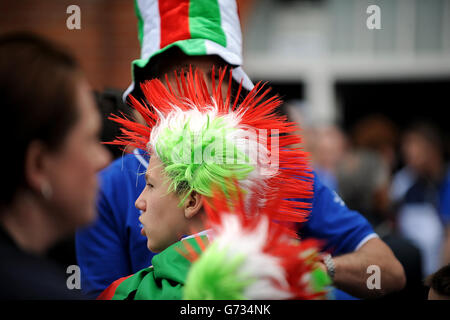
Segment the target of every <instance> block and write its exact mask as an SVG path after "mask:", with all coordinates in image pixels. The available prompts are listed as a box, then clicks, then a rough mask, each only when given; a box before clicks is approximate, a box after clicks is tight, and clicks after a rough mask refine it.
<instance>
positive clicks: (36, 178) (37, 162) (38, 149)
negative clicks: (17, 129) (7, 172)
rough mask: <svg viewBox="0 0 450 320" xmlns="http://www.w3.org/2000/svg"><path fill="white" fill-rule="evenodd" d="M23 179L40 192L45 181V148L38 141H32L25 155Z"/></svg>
mask: <svg viewBox="0 0 450 320" xmlns="http://www.w3.org/2000/svg"><path fill="white" fill-rule="evenodd" d="M24 169H25V179H26V181H27V183H28V185H29V186H30V188H32V189H33V190H35V191H38V192H39V191H40V190H41V188H42V184H43V183H48V181H45V179H46V176H45V148H44V146H43V144H42V143H41V142H39V141H32V142H31V143H30V145H29V146H28V149H27V152H26V155H25V168H24Z"/></svg>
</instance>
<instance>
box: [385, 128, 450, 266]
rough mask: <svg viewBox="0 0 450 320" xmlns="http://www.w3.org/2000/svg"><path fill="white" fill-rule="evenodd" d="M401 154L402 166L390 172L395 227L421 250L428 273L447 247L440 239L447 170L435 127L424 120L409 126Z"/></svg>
mask: <svg viewBox="0 0 450 320" xmlns="http://www.w3.org/2000/svg"><path fill="white" fill-rule="evenodd" d="M402 155H403V159H404V162H405V167H404V168H402V169H401V170H400V171H399V172H397V173H396V175H395V176H394V179H393V182H392V187H391V196H392V199H393V200H394V202H395V204H396V206H397V207H398V219H397V220H398V227H399V230H400V232H401V233H402V234H403V235H404V236H405V237H407V238H409V239H411V240H412V241H414V243H416V245H417V246H418V247H419V248H420V250H421V251H422V256H423V259H424V260H423V266H424V274H425V275H428V274H431V273H433V272H435V271H436V270H437V269H438V268H439V267H440V266H441V265H442V263H443V262H442V252H444V257H445V254H447V255H448V252H449V249H450V248H448V247H446V246H445V243H448V241H445V240H444V239H445V238H444V237H445V236H446V235H445V232H446V231H445V230H446V229H447V231H448V230H449V226H450V171H449V170H448V168H447V166H446V164H445V160H444V155H443V143H442V140H441V136H440V134H439V132H438V130H437V129H436V128H434V127H433V126H432V125H430V124H427V123H417V124H415V125H413V126H411V127H410V128H409V129H408V130H407V131H406V132H405V134H404V135H403V140H402ZM447 237H448V232H447ZM447 257H448V256H447ZM447 259H448V258H447Z"/></svg>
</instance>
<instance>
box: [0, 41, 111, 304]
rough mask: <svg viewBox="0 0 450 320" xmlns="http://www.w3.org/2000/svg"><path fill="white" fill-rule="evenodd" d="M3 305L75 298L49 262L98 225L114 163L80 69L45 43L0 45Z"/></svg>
mask: <svg viewBox="0 0 450 320" xmlns="http://www.w3.org/2000/svg"><path fill="white" fill-rule="evenodd" d="M0 97H1V98H0V99H1V102H0V104H1V112H2V118H3V119H4V121H3V124H2V125H1V126H0V132H1V137H2V143H3V147H4V149H3V150H4V151H3V157H2V161H3V166H2V168H3V174H2V180H1V183H2V185H3V186H2V190H3V191H2V196H1V200H0V256H1V258H0V298H1V299H65V298H74V297H76V295H75V294H73V293H72V292H70V291H69V290H68V289H67V286H66V277H65V274H64V273H59V272H60V270H59V269H57V268H56V267H55V266H54V265H53V264H51V263H50V262H49V261H47V260H45V259H44V258H43V257H44V256H45V254H46V251H47V250H48V249H49V248H50V247H51V246H52V245H54V244H55V243H56V242H57V241H58V240H60V239H62V238H64V237H66V236H67V235H70V234H72V233H73V232H74V231H75V229H76V228H77V227H79V226H82V225H86V224H88V223H90V222H92V221H93V220H94V218H95V196H96V193H97V178H96V173H97V171H98V170H100V169H102V168H103V167H104V166H105V165H107V164H108V162H109V154H108V152H107V151H106V149H105V148H104V147H103V146H102V145H101V144H100V143H99V134H100V128H101V119H100V115H99V113H98V111H97V109H96V105H95V100H94V98H93V96H92V93H91V89H90V87H89V85H88V83H87V81H86V79H85V77H84V75H83V74H82V72H81V70H80V68H79V66H78V64H77V63H76V61H75V60H74V59H73V58H72V57H71V56H70V55H69V54H68V53H66V52H65V51H63V50H61V49H59V48H57V47H55V46H54V45H53V44H51V43H49V42H47V41H46V40H44V39H41V38H40V37H37V36H34V35H30V34H14V35H7V36H2V37H0Z"/></svg>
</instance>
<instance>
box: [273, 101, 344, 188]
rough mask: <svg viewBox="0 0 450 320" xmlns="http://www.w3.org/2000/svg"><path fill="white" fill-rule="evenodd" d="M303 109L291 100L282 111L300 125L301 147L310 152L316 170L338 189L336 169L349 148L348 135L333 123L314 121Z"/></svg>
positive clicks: (324, 180) (330, 184)
mask: <svg viewBox="0 0 450 320" xmlns="http://www.w3.org/2000/svg"><path fill="white" fill-rule="evenodd" d="M303 109H304V105H302V104H301V103H299V102H298V101H290V102H288V103H286V104H285V106H283V107H282V109H281V110H280V112H281V113H282V114H284V115H286V116H287V117H288V118H289V119H290V120H291V121H294V122H296V123H298V124H299V125H300V129H301V130H300V131H299V132H298V134H300V135H301V136H302V139H303V143H302V145H301V147H303V148H304V149H305V150H306V151H308V152H309V153H310V156H311V162H312V165H313V167H314V171H315V172H316V174H317V176H318V177H319V178H320V179H321V181H322V182H323V184H324V185H326V186H327V187H328V188H330V189H332V190H337V188H338V185H337V181H336V169H337V165H338V163H339V161H340V160H341V158H342V157H343V156H344V154H345V152H346V150H347V137H346V135H345V134H344V132H343V131H342V130H341V129H340V128H339V127H337V126H335V125H333V124H319V123H313V122H312V121H311V120H310V119H308V115H307V114H306V112H305V113H304V112H303Z"/></svg>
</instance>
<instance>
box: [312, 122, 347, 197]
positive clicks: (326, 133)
mask: <svg viewBox="0 0 450 320" xmlns="http://www.w3.org/2000/svg"><path fill="white" fill-rule="evenodd" d="M308 137H313V139H309V141H308V147H309V148H310V150H309V151H310V153H311V160H312V164H313V166H314V170H315V171H316V173H317V175H318V176H319V178H320V179H321V180H322V182H323V183H324V184H325V185H326V186H327V187H328V188H330V189H332V190H339V186H338V185H337V181H336V170H337V166H338V163H339V162H340V160H341V158H342V157H343V156H344V154H345V151H346V149H347V138H346V136H345V135H344V133H343V132H342V130H341V129H339V127H337V126H335V125H318V126H316V127H313V128H312V129H310V133H309V134H308Z"/></svg>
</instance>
